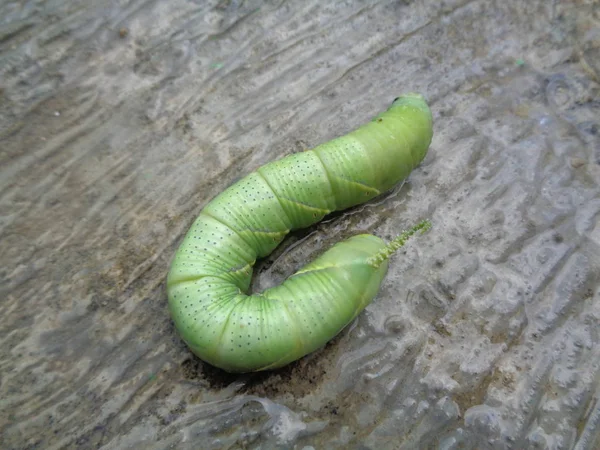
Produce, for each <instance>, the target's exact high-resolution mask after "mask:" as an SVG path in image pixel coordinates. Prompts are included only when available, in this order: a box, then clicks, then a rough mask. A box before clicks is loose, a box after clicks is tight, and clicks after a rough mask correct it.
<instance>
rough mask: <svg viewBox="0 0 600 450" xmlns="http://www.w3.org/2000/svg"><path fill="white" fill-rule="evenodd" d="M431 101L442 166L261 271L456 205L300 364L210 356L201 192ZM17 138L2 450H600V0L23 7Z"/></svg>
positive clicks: (0, 365) (315, 232)
mask: <svg viewBox="0 0 600 450" xmlns="http://www.w3.org/2000/svg"><path fill="white" fill-rule="evenodd" d="M406 91H419V92H421V93H423V94H424V95H425V96H426V98H427V99H428V101H429V102H430V104H431V107H432V110H433V113H434V119H435V137H434V141H433V143H432V147H431V150H430V152H429V155H428V156H427V158H426V160H425V162H424V163H423V164H422V166H421V167H419V168H418V169H417V170H415V171H414V172H413V174H412V175H411V177H410V179H409V181H408V182H407V183H406V184H404V186H402V187H401V188H399V189H397V190H396V191H395V192H393V193H391V194H390V195H387V196H385V197H384V198H381V199H379V201H375V202H371V203H370V204H368V205H366V206H364V207H361V208H357V209H355V210H352V211H350V212H348V213H347V214H341V215H336V216H334V217H332V218H330V219H329V220H326V221H325V222H323V223H321V224H319V225H318V226H315V227H314V228H312V229H309V230H304V231H303V232H300V233H296V234H294V235H292V236H290V237H289V238H288V239H287V240H286V241H285V242H284V244H283V246H282V247H281V248H280V249H278V250H277V251H276V252H275V253H274V254H273V255H272V256H271V257H270V258H269V259H268V260H267V261H262V262H261V263H260V264H259V266H258V268H257V277H256V280H255V288H256V289H260V288H264V287H265V286H268V285H272V284H274V283H279V282H280V281H281V280H282V279H284V278H285V277H286V276H287V275H289V274H291V273H292V272H293V271H295V270H296V269H298V268H299V267H300V266H302V265H303V264H304V263H305V262H306V261H308V260H310V259H312V258H314V257H315V256H316V255H317V254H319V252H321V251H323V249H325V248H327V247H328V246H330V245H331V244H333V243H334V242H337V241H339V240H340V239H342V238H344V237H348V236H350V235H353V234H357V233H360V232H365V231H368V232H372V233H375V234H376V235H378V236H381V237H383V238H386V239H387V238H390V237H392V236H394V235H396V234H397V233H398V232H399V231H400V230H401V229H402V228H404V227H406V226H408V225H411V224H414V223H416V221H418V220H419V219H422V218H425V217H429V218H431V220H432V221H433V229H432V230H431V231H430V232H429V234H428V235H427V236H426V237H425V236H424V237H422V238H420V239H417V240H415V241H413V242H411V244H410V245H409V246H408V247H407V248H406V249H405V251H404V252H401V253H400V254H398V255H397V256H396V257H395V258H394V259H393V261H392V264H391V269H390V272H389V275H388V277H387V278H386V281H385V283H384V286H383V288H382V291H381V293H380V295H379V296H378V298H377V299H376V300H375V301H374V302H373V303H372V304H371V305H370V306H369V307H368V308H367V310H366V311H365V312H364V313H363V314H361V315H360V317H359V318H358V319H357V320H356V321H355V323H353V324H352V325H351V326H350V327H349V328H348V329H346V330H345V331H344V332H343V333H341V334H340V336H339V337H337V338H336V339H334V340H333V342H331V343H330V344H329V345H327V346H326V348H324V349H323V350H321V351H319V352H317V353H315V354H313V355H310V356H309V357H307V358H305V359H303V360H301V361H299V362H297V363H295V364H292V365H291V366H289V367H286V368H284V369H283V370H280V371H278V372H274V373H268V374H260V375H254V376H248V375H246V376H231V375H227V374H225V373H223V372H220V371H218V370H215V369H212V368H211V367H209V366H207V365H205V364H204V363H202V362H200V361H199V360H198V359H196V358H195V357H193V355H192V354H190V352H189V351H188V350H187V348H186V347H185V345H184V344H183V343H182V342H181V341H180V339H179V338H178V336H177V334H176V332H175V330H174V328H173V325H172V324H171V321H170V319H169V316H168V311H167V306H166V305H167V303H166V302H167V299H166V294H165V276H166V273H167V270H168V267H169V263H170V260H171V257H172V256H173V252H174V251H175V249H176V247H177V245H178V243H179V241H180V240H181V238H182V237H183V234H184V233H185V231H186V230H187V228H188V227H189V226H190V224H191V223H192V221H193V220H194V218H195V216H196V215H197V214H198V212H199V211H200V209H201V208H202V207H203V205H204V204H205V203H206V202H207V201H208V200H210V199H211V198H212V197H214V196H215V195H216V194H218V193H219V192H220V191H221V190H223V189H224V188H225V187H226V186H228V185H229V184H231V183H232V182H233V181H235V180H236V179H238V178H240V177H241V176H242V175H244V174H246V173H248V172H250V171H251V170H253V169H255V168H257V167H258V166H260V165H262V164H264V163H266V162H268V161H271V160H273V159H275V158H279V157H282V156H284V155H286V154H289V153H291V152H296V151H300V150H302V149H305V148H310V147H312V146H315V145H317V144H319V143H321V142H324V141H326V140H329V139H331V138H333V137H335V136H337V135H340V134H343V133H346V132H347V131H349V130H351V129H353V128H354V127H356V126H358V125H360V124H362V123H364V122H365V121H367V120H369V119H370V118H371V117H373V116H374V115H375V114H377V113H378V112H380V111H381V110H383V109H385V108H386V107H387V106H388V105H389V104H390V102H391V101H392V100H393V99H394V97H396V96H398V94H400V93H403V92H406ZM0 152H1V156H0V258H1V259H0V283H1V284H0V289H1V302H0V432H1V437H0V439H1V442H0V447H1V448H2V449H63V448H66V449H75V448H77V449H89V448H103V449H126V448H130V449H165V448H177V449H245V448H252V449H298V450H311V449H373V450H381V449H383V450H386V449H428V448H440V449H459V448H460V449H524V448H527V449H573V448H575V449H579V450H581V449H598V448H600V438H599V437H598V434H599V433H600V401H599V399H600V345H599V344H600V326H599V321H600V275H599V272H600V223H599V222H600V2H598V1H594V0H587V1H586V0H573V1H566V0H563V1H558V0H527V1H524V0H505V1H503V0H497V1H485V0H471V1H469V0H462V1H461V0H443V1H439V0H424V1H416V0H415V1H407V0H405V1H379V2H366V1H358V0H348V1H345V2H333V1H331V2H328V1H316V0H312V1H300V0H297V1H257V0H250V1H242V0H230V1H227V0H221V1H201V0H187V1H186V0H171V1H151V0H112V1H109V0H94V1H93V2H92V1H83V0H73V1H66V0H45V1H44V0H31V1H26V0H23V1H12V2H11V1H2V2H1V3H0ZM298 243H300V244H301V245H296V244H298Z"/></svg>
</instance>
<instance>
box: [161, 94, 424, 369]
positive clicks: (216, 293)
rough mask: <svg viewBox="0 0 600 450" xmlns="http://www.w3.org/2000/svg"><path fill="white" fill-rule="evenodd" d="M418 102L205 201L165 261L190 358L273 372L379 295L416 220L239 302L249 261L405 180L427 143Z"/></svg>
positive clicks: (341, 249)
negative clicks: (388, 236)
mask: <svg viewBox="0 0 600 450" xmlns="http://www.w3.org/2000/svg"><path fill="white" fill-rule="evenodd" d="M432 136H433V123H432V116H431V111H430V109H429V107H428V106H427V104H426V102H425V100H424V99H423V97H422V96H421V95H419V94H413V93H411V94H406V95H403V96H401V97H398V98H397V99H396V100H394V102H393V103H392V105H391V106H390V107H389V109H388V110H387V111H385V112H384V113H382V114H380V115H378V116H377V117H375V118H374V119H373V120H372V121H370V122H369V123H367V124H365V125H363V126H362V127H360V128H358V129H356V130H354V131H352V132H351V133H349V134H347V135H345V136H342V137H338V138H336V139H333V140H331V141H329V142H327V143H324V144H321V145H319V146H318V147H316V148H314V149H312V150H308V151H304V152H302V153H296V154H292V155H289V156H287V157H285V158H282V159H280V160H277V161H273V162H270V163H268V164H266V165H264V166H262V167H260V168H259V169H258V170H256V171H255V172H253V173H251V174H249V175H247V176H246V177H244V178H243V179H241V180H240V181H238V182H237V183H235V184H234V185H232V186H230V187H229V188H228V189H226V190H225V191H223V192H222V193H221V194H219V195H218V196H217V197H215V198H214V199H213V200H212V201H210V202H209V203H208V204H207V205H206V206H205V207H204V209H203V210H202V211H201V213H200V215H199V217H198V218H197V219H196V221H195V222H194V224H193V225H192V227H191V228H190V230H189V231H188V233H187V235H186V236H185V238H184V240H183V242H182V243H181V245H180V247H179V249H178V250H177V252H176V254H175V257H174V259H173V262H172V265H171V269H170V271H169V275H168V279H167V292H168V297H169V309H170V312H171V315H172V318H173V320H174V322H175V326H176V328H177V330H178V332H179V333H180V335H181V337H182V338H183V340H184V341H185V342H186V343H187V345H188V346H189V347H190V349H191V350H192V351H193V352H194V353H195V354H196V355H197V356H198V357H200V358H201V359H203V360H204V361H206V362H208V363H210V364H212V365H214V366H216V367H219V368H221V369H224V370H226V371H228V372H252V371H260V370H268V369H275V368H278V367H281V366H284V365H286V364H288V363H290V362H292V361H294V360H296V359H299V358H301V357H302V356H305V355H307V354H308V353H311V352H313V351H315V350H316V349H318V348H320V347H322V346H324V345H325V343H327V341H329V340H330V339H331V338H333V337H334V336H335V335H336V334H338V333H339V332H340V331H341V330H342V329H343V328H344V327H345V326H346V325H348V324H349V323H350V322H351V321H352V320H353V319H354V318H355V317H356V316H357V315H358V314H359V313H360V312H361V311H362V310H363V309H364V308H365V307H366V306H367V305H368V304H369V303H370V302H371V301H372V300H373V298H374V297H375V296H376V295H377V293H378V291H379V288H380V285H381V282H382V281H383V278H384V276H385V274H386V273H387V269H388V263H387V260H388V258H389V257H390V256H391V255H392V254H393V253H394V252H395V251H396V250H397V249H398V248H399V247H400V246H402V245H403V244H404V242H405V241H406V239H408V238H409V237H410V236H411V235H412V234H414V233H416V232H417V231H422V232H424V231H425V230H427V229H428V228H429V226H430V224H429V222H427V221H424V222H421V223H420V224H418V225H417V226H415V227H413V228H412V229H410V230H409V231H406V232H404V233H402V234H401V235H400V236H398V237H397V238H396V239H394V240H392V241H391V242H390V243H389V244H386V243H385V242H384V241H382V240H381V239H380V238H378V237H376V236H373V235H370V234H361V235H358V236H353V237H351V238H349V239H347V240H345V241H343V242H340V243H338V244H336V245H334V246H333V247H332V248H331V249H329V250H328V251H326V252H325V253H324V254H322V255H321V256H320V257H318V258H317V259H315V260H314V261H313V262H311V263H310V264H308V265H306V266H305V267H303V268H302V269H300V270H299V271H298V272H296V273H295V274H294V275H292V276H290V277H289V278H288V279H287V280H286V281H285V282H284V283H283V284H281V285H279V286H276V287H273V288H270V289H267V290H265V291H264V292H262V293H255V294H252V295H247V294H246V292H247V290H248V288H249V286H250V281H251V278H252V267H253V265H254V263H255V261H256V259H257V258H262V257H264V256H266V255H268V254H269V253H271V252H272V251H273V250H274V249H275V247H277V245H279V243H280V242H281V241H282V240H283V238H284V237H285V236H286V235H287V234H288V233H289V232H290V231H291V230H294V229H298V228H304V227H308V226H310V225H312V224H314V223H316V222H318V221H320V220H321V219H323V217H325V216H326V215H327V214H329V213H331V212H333V211H340V210H344V209H347V208H349V207H352V206H355V205H358V204H361V203H364V202H366V201H368V200H371V199H372V198H374V197H376V196H377V195H379V194H381V193H383V192H386V191H388V190H389V189H391V188H392V187H394V186H395V185H396V184H397V183H399V182H400V181H402V180H404V179H405V178H407V177H408V175H409V174H410V172H411V171H412V170H413V169H414V168H415V167H416V166H417V165H418V164H420V163H421V161H422V160H423V158H424V157H425V155H426V154H427V151H428V149H429V145H430V143H431V139H432Z"/></svg>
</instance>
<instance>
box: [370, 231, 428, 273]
mask: <svg viewBox="0 0 600 450" xmlns="http://www.w3.org/2000/svg"><path fill="white" fill-rule="evenodd" d="M430 228H431V222H430V221H429V220H427V219H425V220H422V221H421V222H419V223H418V224H417V225H415V226H414V227H412V228H410V229H408V230H406V231H404V232H402V233H400V234H399V235H398V236H397V237H395V238H394V239H392V240H391V241H390V242H389V244H387V245H386V246H385V247H384V248H382V249H381V250H380V251H379V252H378V253H377V254H375V255H373V256H371V257H370V258H369V259H368V260H367V262H368V264H369V265H371V266H372V267H373V268H375V269H377V268H378V267H379V266H380V265H381V264H382V263H383V262H384V261H387V260H388V259H389V258H390V256H392V255H393V254H394V253H396V252H397V251H398V250H399V249H400V248H401V247H404V244H406V242H407V241H408V240H409V239H410V238H411V236H413V235H414V234H416V233H418V232H421V234H424V233H426V232H427V231H428V230H429V229H430Z"/></svg>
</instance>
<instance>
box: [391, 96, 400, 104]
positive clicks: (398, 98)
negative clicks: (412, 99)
mask: <svg viewBox="0 0 600 450" xmlns="http://www.w3.org/2000/svg"><path fill="white" fill-rule="evenodd" d="M396 100H400V97H396V98H395V99H394V102H395V101H396ZM394 102H392V103H394Z"/></svg>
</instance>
